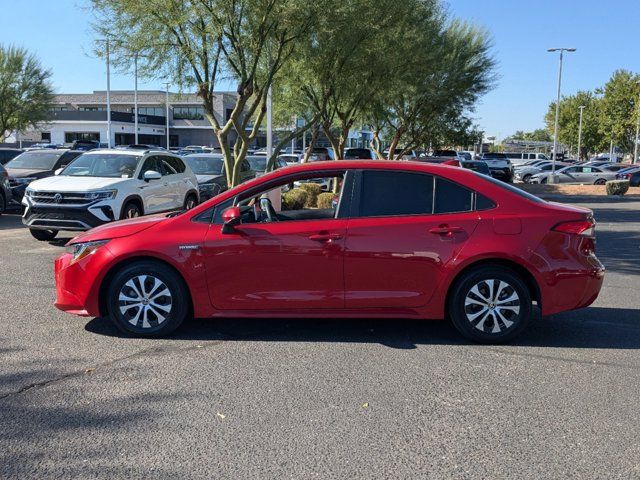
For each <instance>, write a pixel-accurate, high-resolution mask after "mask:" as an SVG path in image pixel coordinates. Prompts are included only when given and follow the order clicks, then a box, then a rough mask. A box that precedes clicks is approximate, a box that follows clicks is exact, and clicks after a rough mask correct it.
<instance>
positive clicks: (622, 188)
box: [607, 180, 629, 196]
mask: <svg viewBox="0 0 640 480" xmlns="http://www.w3.org/2000/svg"><path fill="white" fill-rule="evenodd" d="M628 190H629V180H609V181H608V182H607V195H620V196H622V195H624V194H625V193H627V191H628Z"/></svg>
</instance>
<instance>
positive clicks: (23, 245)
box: [0, 199, 640, 479]
mask: <svg viewBox="0 0 640 480" xmlns="http://www.w3.org/2000/svg"><path fill="white" fill-rule="evenodd" d="M582 205H585V206H588V207H590V208H593V209H594V211H595V214H596V219H597V220H598V222H599V225H598V247H597V250H598V256H599V257H600V258H601V260H602V261H603V263H604V264H605V265H606V266H607V268H608V273H607V276H606V281H605V286H604V289H603V291H602V293H601V296H600V298H599V299H598V300H597V302H596V303H595V304H594V305H593V306H591V307H590V308H587V309H584V310H581V311H575V312H568V313H563V314H559V315H556V316H554V317H550V318H545V319H537V321H536V322H535V323H534V324H533V326H532V327H531V328H530V329H529V330H528V331H527V332H526V333H525V334H524V335H523V337H522V338H521V339H520V340H519V341H518V342H516V343H515V344H513V345H508V346H478V345H473V344H469V343H467V342H465V341H464V340H462V339H461V338H460V336H459V335H458V334H457V333H456V332H455V331H454V329H453V327H452V326H451V325H449V324H448V323H447V322H417V321H404V320H383V321H381V320H375V321H364V320H357V321H355V320H304V319H300V320H287V321H274V320H252V321H245V320H242V321H239V320H195V321H193V322H190V323H188V324H187V325H185V326H183V328H182V329H181V330H180V331H179V333H178V335H176V336H175V337H173V338H169V339H161V340H142V339H131V338H124V337H121V336H120V335H119V334H118V332H117V331H116V329H115V327H113V326H111V325H110V324H109V323H108V322H107V321H103V320H101V319H82V318H79V317H74V316H70V315H67V314H64V313H62V312H59V311H57V310H56V309H55V308H54V307H53V299H54V293H55V292H54V282H53V274H52V260H53V259H54V258H55V257H56V256H57V255H58V254H59V253H60V252H61V250H62V244H63V243H64V240H62V241H57V242H54V243H52V244H48V243H42V242H37V241H36V240H34V239H32V238H31V236H30V235H29V233H28V232H27V231H26V230H25V229H23V228H22V226H21V224H20V219H19V217H18V216H16V215H4V216H2V217H0V265H1V266H2V268H1V272H2V292H1V294H0V295H1V298H2V300H1V301H0V478H38V479H44V478H181V479H191V478H203V479H204V478H242V479H245V478H322V479H326V478H465V479H475V478H478V479H480V478H484V479H486V478H640V437H639V436H638V432H639V431H640V407H639V406H638V405H639V398H640V354H639V349H640V303H639V298H640V297H639V294H638V291H639V290H640V202H637V201H636V202H630V201H620V202H618V203H612V202H610V201H609V200H605V199H603V201H602V202H598V203H582Z"/></svg>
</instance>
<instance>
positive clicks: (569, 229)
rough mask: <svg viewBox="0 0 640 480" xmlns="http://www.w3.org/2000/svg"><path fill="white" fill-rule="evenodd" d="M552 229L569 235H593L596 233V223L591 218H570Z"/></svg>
mask: <svg viewBox="0 0 640 480" xmlns="http://www.w3.org/2000/svg"><path fill="white" fill-rule="evenodd" d="M552 230H554V231H556V232H561V233H568V234H570V235H581V236H584V237H593V236H594V235H595V233H596V224H595V222H594V221H593V220H592V219H585V220H572V221H570V222H562V223H559V224H557V225H556V226H555V227H553V228H552Z"/></svg>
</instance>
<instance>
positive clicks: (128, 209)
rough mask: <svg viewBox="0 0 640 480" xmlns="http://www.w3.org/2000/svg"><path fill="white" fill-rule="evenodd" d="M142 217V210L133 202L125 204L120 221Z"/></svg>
mask: <svg viewBox="0 0 640 480" xmlns="http://www.w3.org/2000/svg"><path fill="white" fill-rule="evenodd" d="M140 215H142V209H141V208H140V206H139V205H138V204H137V203H135V202H130V203H127V204H126V205H125V206H124V208H123V209H122V213H121V215H120V219H121V220H124V219H125V218H137V217H139V216H140Z"/></svg>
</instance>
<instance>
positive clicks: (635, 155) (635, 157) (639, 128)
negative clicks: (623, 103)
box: [633, 80, 640, 164]
mask: <svg viewBox="0 0 640 480" xmlns="http://www.w3.org/2000/svg"><path fill="white" fill-rule="evenodd" d="M636 85H638V87H639V88H640V80H638V81H637V82H636ZM639 137H640V94H638V120H637V121H636V143H635V145H634V146H633V163H634V164H636V163H638V141H639V140H640V138H639Z"/></svg>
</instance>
